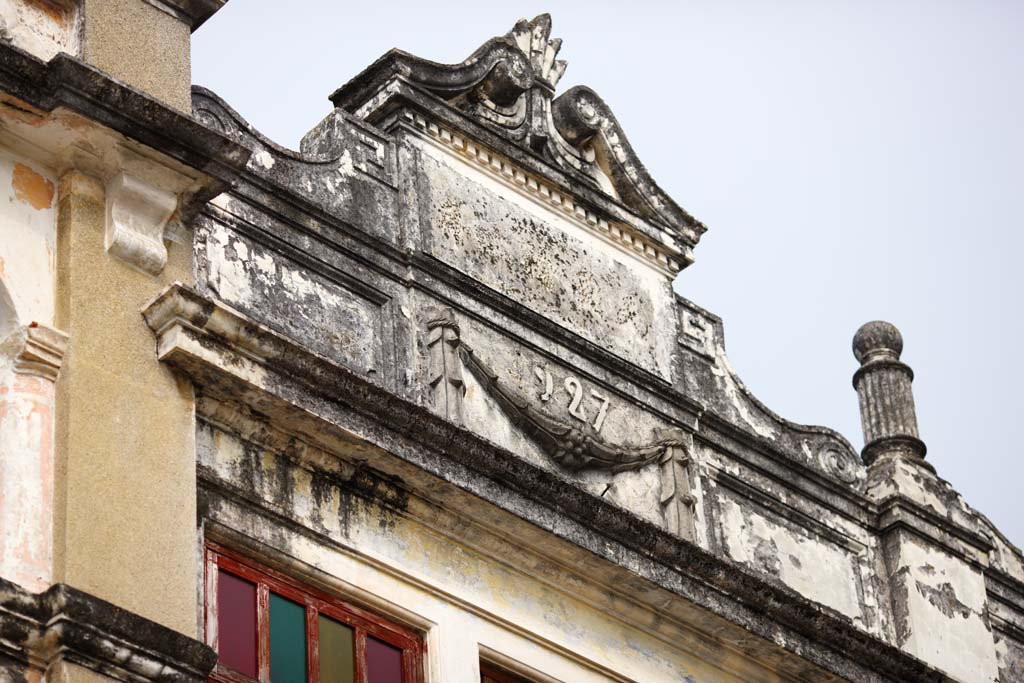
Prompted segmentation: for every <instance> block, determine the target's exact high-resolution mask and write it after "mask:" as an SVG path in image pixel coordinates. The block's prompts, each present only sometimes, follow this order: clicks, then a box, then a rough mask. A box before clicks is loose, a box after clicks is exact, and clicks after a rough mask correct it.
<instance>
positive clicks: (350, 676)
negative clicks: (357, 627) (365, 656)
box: [320, 616, 356, 683]
mask: <svg viewBox="0 0 1024 683" xmlns="http://www.w3.org/2000/svg"><path fill="white" fill-rule="evenodd" d="M355 680H356V667H355V647H354V646H353V636H352V629H351V628H350V627H348V626H345V624H339V623H338V622H336V621H334V620H333V619H328V618H327V617H324V616H321V617H320V683H355Z"/></svg>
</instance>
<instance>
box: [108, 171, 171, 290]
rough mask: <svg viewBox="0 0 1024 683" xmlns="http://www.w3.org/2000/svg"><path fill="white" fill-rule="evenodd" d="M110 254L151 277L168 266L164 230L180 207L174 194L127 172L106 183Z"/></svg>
mask: <svg viewBox="0 0 1024 683" xmlns="http://www.w3.org/2000/svg"><path fill="white" fill-rule="evenodd" d="M106 194H107V231H106V239H105V245H106V248H107V251H108V252H110V253H111V254H113V255H114V256H117V257H118V258H120V259H122V260H123V261H126V262H127V263H128V264H130V265H132V266H133V267H135V268H138V269H139V270H141V271H142V272H144V273H148V274H150V275H159V274H160V271H162V270H163V269H164V266H165V265H166V264H167V247H165V246H164V228H165V227H166V226H167V221H168V220H170V218H171V215H172V214H173V213H174V210H175V209H176V208H177V206H178V197H177V195H175V194H174V193H173V192H168V191H166V190H161V189H159V188H157V187H154V186H153V185H150V184H149V183H147V182H144V181H142V180H139V179H138V178H135V177H133V176H130V175H127V174H125V173H124V172H121V173H118V174H117V175H115V176H113V177H112V178H111V179H110V180H109V181H108V182H107V191H106Z"/></svg>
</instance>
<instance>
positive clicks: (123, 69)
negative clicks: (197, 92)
mask: <svg viewBox="0 0 1024 683" xmlns="http://www.w3.org/2000/svg"><path fill="white" fill-rule="evenodd" d="M191 36H192V30H191V27H190V26H189V25H187V24H184V23H182V22H180V21H178V19H176V18H175V17H172V16H171V15H170V14H168V13H167V12H164V11H161V10H159V9H157V8H156V7H154V6H153V5H151V4H149V3H147V2H144V1H143V0H82V47H81V49H82V58H83V59H84V60H85V61H87V62H89V63H90V64H93V65H94V66H96V67H98V68H100V69H102V70H104V71H106V72H107V73H109V74H110V75H111V76H113V77H115V78H117V79H120V80H122V81H124V82H125V83H127V84H128V85H131V86H133V87H135V88H138V89H139V90H142V91H144V92H146V93H148V94H150V95H152V96H153V97H155V98H157V99H159V100H162V101H163V102H166V103H167V104H169V105H171V106H173V107H175V108H177V109H180V110H182V111H186V112H191V111H192V100H191V94H190V92H191V87H192V66H191V53H190V45H191Z"/></svg>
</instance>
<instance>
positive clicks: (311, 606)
mask: <svg viewBox="0 0 1024 683" xmlns="http://www.w3.org/2000/svg"><path fill="white" fill-rule="evenodd" d="M221 569H224V570H226V571H227V572H229V573H231V574H234V575H235V576H238V577H240V578H242V579H245V580H247V581H251V582H252V583H254V584H256V633H257V638H258V651H257V667H258V671H259V677H258V678H252V677H251V676H249V675H247V674H244V673H242V672H240V671H237V670H235V669H233V668H231V667H229V666H227V665H225V664H221V663H220V662H219V661H218V662H217V664H216V666H215V667H214V669H213V672H212V673H211V674H210V680H211V681H216V682H217V683H270V593H271V591H273V592H274V593H277V594H278V595H280V596H282V597H285V598H288V599H289V600H292V601H294V602H296V603H299V604H301V605H303V606H304V607H305V610H306V677H307V683H320V640H319V633H320V623H319V619H318V616H319V615H320V614H323V615H324V616H327V617H330V618H331V619H334V620H335V621H338V622H341V623H342V624H345V625H347V626H349V627H351V628H352V630H353V632H354V634H353V635H354V646H355V647H354V649H355V680H356V681H357V682H359V683H367V673H366V637H367V636H368V635H369V636H373V637H374V638H376V639H378V640H381V641H383V642H385V643H387V644H389V645H392V646H394V647H396V648H398V649H400V650H401V651H402V680H403V681H404V682H405V683H423V655H424V653H425V651H426V645H425V644H424V642H423V638H422V637H421V636H420V635H419V634H417V633H415V632H414V631H411V630H409V629H406V628H403V627H401V626H398V625H397V624H393V623H391V622H389V621H387V620H385V619H382V618H381V617H378V616H377V615H375V614H371V613H370V612H367V611H365V610H363V609H360V608H358V607H356V606H354V605H351V604H349V603H347V602H345V601H344V600H341V599H339V598H337V597H335V596H332V595H329V594H327V593H325V592H323V591H320V590H317V589H315V588H311V587H309V586H306V585H303V584H302V583H301V582H299V581H296V580H295V579H293V578H291V577H289V576H287V575H285V574H282V573H280V572H278V571H276V570H274V569H271V568H269V567H266V566H264V565H261V564H259V563H258V562H255V561H254V560H252V559H250V558H248V557H245V556H244V555H240V554H238V553H235V552H233V551H231V550H230V549H228V548H225V547H223V546H221V545H219V544H216V543H212V542H207V544H206V562H205V568H204V571H205V577H204V579H205V586H206V590H205V596H204V597H205V603H206V604H205V611H204V615H203V627H204V630H205V631H206V644H207V645H209V646H210V647H211V648H213V650H214V651H215V652H218V653H219V652H220V650H219V648H218V643H217V637H218V634H217V586H218V581H217V578H218V573H219V570H221Z"/></svg>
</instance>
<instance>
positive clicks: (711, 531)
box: [145, 16, 1024, 682]
mask: <svg viewBox="0 0 1024 683" xmlns="http://www.w3.org/2000/svg"><path fill="white" fill-rule="evenodd" d="M559 48H560V43H559V41H556V40H551V39H550V19H549V18H548V17H546V16H541V17H538V18H536V19H534V20H533V21H529V22H527V21H523V22H520V23H518V24H517V25H516V26H515V28H514V29H513V30H512V31H511V32H510V33H509V34H507V35H505V36H501V37H498V38H494V39H492V40H490V41H487V42H486V43H485V44H484V45H483V46H481V48H480V49H478V50H477V51H476V52H474V53H473V55H471V56H470V57H469V58H468V59H467V60H466V61H465V62H463V63H461V64H456V65H441V64H436V63H433V62H429V61H427V60H423V59H421V58H418V57H414V56H412V55H408V54H406V53H403V52H400V51H392V52H389V53H388V54H386V55H385V56H384V57H382V58H381V59H380V60H378V61H377V62H375V63H374V64H373V65H371V66H370V67H369V68H368V69H367V70H365V71H364V72H362V73H361V74H359V75H358V76H356V77H355V78H354V79H353V80H352V81H350V82H349V83H347V84H346V85H344V86H342V87H341V88H339V89H338V90H337V91H336V92H335V93H334V94H333V95H332V96H331V99H332V101H333V103H334V104H335V105H336V108H335V109H334V110H333V111H332V112H331V113H330V114H329V115H328V116H327V117H326V118H325V119H324V120H323V121H322V122H321V123H319V124H317V125H316V126H315V127H314V128H313V129H312V130H311V131H310V132H309V133H308V134H307V135H306V136H305V137H304V138H303V141H302V145H301V150H300V151H298V152H295V151H291V150H287V149H284V148H281V147H280V146H278V145H276V144H274V143H273V142H272V141H270V140H267V139H266V138H264V137H263V136H261V135H260V134H259V133H258V132H256V131H255V130H253V129H252V128H251V127H250V126H249V125H248V124H247V123H246V122H245V121H244V120H243V119H242V118H241V116H240V115H239V114H237V113H236V112H234V111H233V110H232V109H231V108H230V107H229V106H228V105H227V104H225V103H224V102H222V101H221V100H220V99H219V98H217V96H216V95H214V94H213V93H211V92H209V91H206V90H203V89H198V88H197V89H195V90H194V110H195V116H196V118H197V119H198V120H199V121H201V122H202V123H203V124H205V125H207V126H209V127H210V128H212V129H214V130H216V131H218V132H219V133H221V134H222V135H224V136H225V137H227V138H229V139H231V140H232V141H234V142H235V143H237V144H238V145H240V146H243V147H246V148H248V149H250V150H251V151H252V156H251V158H250V161H249V164H248V166H247V168H246V170H245V171H244V172H242V173H241V174H240V176H239V178H238V181H237V182H236V183H235V184H234V186H233V187H232V189H231V190H230V192H226V193H224V194H222V195H221V196H219V197H217V198H216V199H215V200H214V201H212V202H211V203H209V204H208V205H207V206H206V207H205V208H204V210H203V211H202V212H201V213H200V215H199V216H198V217H197V218H196V220H195V222H194V230H195V232H194V235H195V249H196V257H197V260H196V267H197V272H196V286H195V289H194V290H192V289H189V288H185V287H174V288H172V289H170V290H168V291H167V292H165V293H164V295H162V296H161V297H160V298H159V299H158V300H157V301H155V302H154V303H153V304H152V305H151V306H150V307H149V308H148V309H147V311H146V313H145V315H146V319H147V322H148V323H149V325H150V326H151V327H152V328H153V330H154V332H155V333H156V335H157V340H158V349H157V353H158V356H159V357H160V359H161V360H163V361H164V362H166V363H168V364H170V365H172V366H174V367H176V368H178V369H179V370H181V371H182V372H184V373H185V374H187V375H188V376H189V377H190V378H191V379H192V381H193V382H194V383H195V384H196V386H197V387H198V388H199V391H200V392H201V394H202V396H203V399H202V400H201V402H200V409H199V413H200V419H201V420H203V421H204V423H205V424H207V425H209V428H208V429H209V431H208V432H207V434H208V436H207V437H204V439H205V440H204V443H205V444H206V445H204V446H203V448H202V449H201V451H202V454H201V460H202V461H203V464H202V465H201V468H200V479H201V483H200V488H201V497H202V500H203V509H204V512H203V513H202V516H203V519H204V520H205V521H204V523H205V524H206V525H207V528H208V529H210V530H211V533H214V534H215V535H218V537H225V538H230V539H231V540H232V542H233V543H236V544H243V545H244V544H252V543H256V541H255V540H254V537H256V536H259V535H261V534H262V535H266V537H267V538H269V539H271V540H270V541H267V540H264V541H260V542H259V543H260V545H259V546H258V547H259V548H260V550H259V552H260V553H261V554H270V555H274V554H275V553H281V554H282V556H287V555H288V554H289V550H288V548H290V547H292V544H293V542H294V541H293V540H291V539H292V537H293V536H292V535H298V536H302V537H309V538H315V539H317V542H320V543H324V544H327V545H334V544H337V545H338V546H339V547H344V546H345V545H346V543H349V542H352V541H350V540H349V539H348V534H349V531H348V529H349V521H348V515H350V514H355V512H353V510H355V509H356V508H360V506H363V507H364V508H365V507H366V506H370V507H373V506H375V505H380V506H381V509H386V510H388V511H389V512H388V513H387V515H391V517H388V519H391V520H395V519H399V518H403V517H404V516H411V517H417V516H422V515H423V514H427V513H424V512H422V511H419V510H420V507H419V506H427V509H434V508H433V507H431V506H436V507H437V508H438V509H443V510H450V511H458V513H454V512H453V513H452V514H455V515H456V518H458V517H459V515H464V516H466V517H467V518H474V517H477V516H481V517H487V516H488V515H491V514H495V512H494V510H495V509H497V510H499V511H501V512H502V513H503V514H506V515H509V517H501V519H502V520H503V521H501V522H500V524H501V525H503V527H505V528H507V529H510V530H512V529H514V530H515V532H514V533H515V534H519V535H520V536H521V537H522V538H523V539H534V538H535V536H534V535H533V534H535V533H538V530H540V532H543V534H546V535H545V536H542V538H546V539H548V540H547V541H544V542H539V543H540V545H541V546H543V545H545V544H549V545H550V546H551V548H557V550H551V552H552V553H554V554H556V555H558V556H559V558H561V559H560V561H562V562H566V561H568V560H566V558H574V559H573V560H572V562H578V563H580V564H581V566H582V564H585V563H586V562H587V561H589V560H584V558H593V557H597V558H600V560H601V561H602V563H603V564H602V565H601V567H602V569H601V571H600V572H599V574H597V575H595V574H591V575H589V576H588V577H586V578H583V577H580V578H579V579H578V580H579V581H586V580H591V581H594V582H595V585H603V586H608V587H610V588H609V589H608V590H611V591H614V590H615V588H614V586H617V585H627V584H630V582H632V581H637V580H639V581H640V583H639V584H636V585H637V586H639V585H642V586H643V587H644V588H643V589H637V590H639V591H640V593H644V592H646V591H651V595H650V600H651V603H650V605H651V607H652V609H654V610H655V611H659V610H660V612H661V613H662V615H663V616H664V617H666V618H668V619H678V620H680V621H681V622H687V621H689V622H694V621H700V620H702V619H712V620H715V623H716V624H719V625H718V626H716V627H715V629H714V631H715V637H716V638H719V639H720V640H721V642H723V643H729V644H730V645H729V646H730V647H735V648H738V649H739V650H742V651H744V652H747V653H749V654H750V655H751V656H753V657H756V658H757V659H759V660H761V661H771V662H773V666H774V667H776V670H778V671H784V672H786V673H787V674H788V675H792V676H796V677H798V678H801V679H802V680H836V677H838V678H839V679H842V680H850V681H879V680H891V681H917V680H920V681H925V680H989V681H996V680H999V681H1007V682H1008V681H1013V680H1015V678H1014V673H1013V672H1014V671H1016V670H1018V669H1019V668H1020V657H1021V655H1020V653H1021V651H1022V650H1024V645H1022V643H1024V640H1022V639H1021V638H1020V634H1021V632H1022V631H1021V629H1022V628H1024V612H1022V611H1021V610H1020V605H1021V603H1022V602H1024V597H1022V596H1024V591H1021V586H1022V584H1021V581H1022V580H1024V562H1022V560H1021V556H1020V552H1019V551H1018V550H1016V549H1015V548H1014V547H1013V546H1012V545H1011V544H1009V543H1008V542H1007V541H1006V540H1005V538H1003V537H1002V536H1001V535H999V533H998V531H997V530H995V529H994V528H993V527H992V525H991V524H990V523H989V522H988V521H987V520H985V519H984V517H982V516H981V515H979V514H978V513H976V512H975V511H974V510H972V509H971V508H970V507H969V506H967V505H966V503H965V502H964V501H963V500H962V499H961V498H960V496H959V495H958V494H957V493H956V492H955V490H953V489H952V487H951V486H950V485H949V484H948V483H947V482H945V481H943V480H941V479H939V478H938V477H937V476H936V474H935V472H934V470H932V469H931V468H930V466H929V465H927V464H926V463H924V461H923V455H924V444H923V442H922V441H920V438H919V435H918V433H917V425H916V418H915V417H914V410H913V397H912V395H911V388H910V380H911V379H912V373H911V372H910V369H909V367H908V366H906V365H905V364H903V363H902V362H901V361H900V360H899V355H900V352H901V350H902V343H901V339H900V338H899V333H898V331H896V329H895V328H894V327H892V326H891V325H888V324H885V323H871V324H869V325H867V326H865V327H864V328H862V330H861V331H860V332H859V333H858V335H857V337H856V339H855V341H854V349H855V353H856V354H857V357H858V360H860V361H861V363H862V367H861V369H860V370H858V371H857V374H856V376H855V379H854V384H855V386H856V387H857V390H858V393H859V394H860V395H861V401H862V414H863V415H864V424H865V433H866V436H867V439H866V441H867V442H868V446H867V447H866V448H865V452H864V457H863V460H862V458H861V457H860V456H859V455H858V454H857V453H856V452H855V451H854V449H853V448H852V447H851V446H850V444H849V442H848V441H847V440H846V439H844V438H843V437H842V436H841V435H839V434H837V433H836V432H834V431H832V430H830V429H827V428H822V427H809V426H802V425H796V424H793V423H791V422H788V421H787V420H785V419H784V418H782V417H780V416H778V415H776V414H775V413H774V412H772V411H771V410H769V409H768V408H767V407H765V406H764V405H763V404H762V403H761V402H760V401H758V400H757V399H756V398H755V397H754V396H753V395H752V394H751V393H750V392H749V391H748V390H747V388H746V387H745V386H744V385H743V383H742V381H741V380H740V379H739V378H738V377H736V376H735V374H734V373H733V372H732V370H731V368H730V366H729V363H728V360H727V357H726V355H725V344H724V333H723V326H722V322H721V320H720V319H718V318H717V317H716V316H714V315H713V314H711V313H709V312H708V311H706V310H704V309H702V308H700V307H699V306H697V305H696V304H694V303H692V302H690V301H688V300H686V299H683V298H682V297H679V296H678V295H676V294H675V293H674V292H673V291H672V288H671V278H672V276H673V275H675V274H676V273H677V272H678V271H679V270H680V269H681V268H683V267H685V266H686V265H687V264H688V263H689V262H690V261H691V260H692V253H693V248H694V247H695V246H696V244H697V242H698V240H699V238H700V235H701V234H702V233H703V232H704V231H705V228H704V226H703V225H702V224H700V223H699V222H698V221H696V220H695V219H693V218H692V217H691V216H689V214H687V213H686V212H685V211H684V210H683V209H681V208H680V207H679V206H678V205H677V204H676V203H675V202H673V201H672V200H671V199H670V198H668V197H667V196H666V195H665V194H664V192H663V191H662V190H661V189H660V188H658V186H657V185H656V184H655V183H654V182H653V180H651V178H650V177H649V175H648V174H647V173H646V171H644V170H643V166H642V164H641V163H640V162H639V160H638V159H637V157H636V154H635V152H634V151H633V150H632V148H631V147H630V146H629V145H628V143H627V142H626V139H625V135H624V134H623V132H622V131H621V129H620V127H619V125H618V123H617V122H616V120H615V118H614V116H613V115H612V113H611V111H610V109H609V108H608V106H607V105H606V104H605V103H604V102H603V101H602V100H601V99H600V98H598V97H597V95H596V94H595V93H594V92H593V91H592V90H590V89H587V88H573V89H571V90H569V91H568V92H566V93H564V94H562V95H557V94H556V86H557V82H558V79H559V77H560V76H561V73H562V72H563V71H564V69H565V63H564V62H561V61H558V60H555V55H556V53H557V52H558V49H559ZM238 404H241V405H243V406H246V407H245V408H244V409H243V408H238V407H236V406H237V405H238ZM254 420H255V422H254ZM253 425H257V426H255V427H254V426H253ZM260 425H266V426H260ZM204 429H207V428H205V427H204ZM274 429H279V430H281V432H282V433H283V434H286V435H289V436H278V437H272V438H271V437H268V436H267V435H268V434H270V433H271V432H272V431H273V430H274ZM268 430H269V431H268ZM221 434H239V435H240V436H239V438H241V439H242V441H243V442H245V443H247V444H248V445H247V446H246V447H245V449H250V450H252V452H251V453H250V452H249V450H245V449H243V455H242V456H240V457H241V458H242V460H241V461H240V462H241V463H242V464H239V462H234V461H232V463H228V461H227V460H225V458H226V457H227V456H225V455H223V454H221V452H220V450H219V447H218V446H217V443H219V442H218V439H221V438H228V437H222V436H218V435H221ZM296 444H302V445H301V446H297V445H296ZM257 446H258V448H257ZM253 449H255V450H253ZM259 449H267V452H270V453H275V454H285V456H284V459H283V460H281V461H280V462H281V464H280V465H278V466H275V467H276V470H275V471H277V472H278V473H280V472H281V471H283V470H287V469H288V468H289V467H294V468H299V467H300V464H299V463H306V464H302V465H301V467H311V468H312V469H313V471H314V472H322V473H323V477H324V478H323V479H322V480H321V478H320V475H319V474H317V475H315V476H314V477H313V480H314V482H316V483H315V485H314V488H313V490H314V493H313V494H312V495H313V496H314V498H315V499H316V500H334V499H335V498H332V496H340V497H341V499H342V500H344V501H348V502H345V503H344V504H343V505H342V509H343V511H344V512H343V513H339V514H342V516H343V518H344V519H343V520H342V523H341V526H340V527H339V526H336V524H335V523H336V522H337V520H327V519H325V518H324V517H323V514H322V511H319V508H315V509H314V510H313V511H309V512H304V511H303V510H302V509H301V506H299V505H298V503H296V502H294V501H293V498H294V496H295V492H294V491H293V484H294V481H295V479H294V477H296V476H299V475H298V474H294V475H288V476H284V475H281V474H279V475H275V476H281V477H284V478H282V479H280V481H279V482H277V483H274V481H277V480H274V481H272V479H273V477H271V475H270V472H269V470H268V471H264V465H261V464H260V463H261V462H264V463H265V462H266V458H267V457H268V456H267V455H262V456H260V455H258V452H257V451H258V450H259ZM296 449H297V450H296ZM261 452H262V451H261ZM311 452H315V453H317V454H318V455H316V456H315V457H314V456H310V455H309V454H310V453H311ZM332 453H333V454H337V455H331V454H332ZM346 453H347V455H346ZM325 454H326V455H325ZM353 454H354V455H353ZM275 457H277V456H275ZM260 458H263V460H262V461H261V460H260ZM311 458H312V460H311ZM289 460H290V461H291V462H292V465H287V464H285V463H286V462H288V461H289ZM313 461H315V462H316V463H319V464H315V465H309V464H308V462H313ZM275 462H278V461H277V460H275ZM229 464H230V466H229ZM353 468H355V470H358V471H366V472H369V471H373V472H374V473H375V474H373V475H372V476H370V480H374V478H375V477H376V478H379V480H380V481H381V482H387V485H382V486H380V487H377V486H365V485H364V486H362V487H361V488H359V490H358V491H356V490H355V489H353V488H352V484H351V481H352V480H351V479H350V477H351V473H352V472H353V471H355V470H353ZM236 471H237V472H239V473H238V474H237V475H236V474H232V472H236ZM296 472H298V470H296ZM302 476H306V475H302ZM289 477H292V478H289ZM289 482H292V483H291V484H290V483H289ZM331 491H334V492H335V493H331ZM395 491H406V492H407V493H408V495H407V496H397V497H396V495H395ZM357 499H358V500H361V501H363V502H362V503H359V504H358V505H357V504H356V503H355V502H352V501H355V500H357ZM399 501H400V502H399ZM282 509H283V510H286V511H285V512H282V511H281V510H282ZM360 509H363V508H360ZM435 514H440V513H435V512H431V513H430V516H431V519H432V520H433V522H432V523H436V524H442V523H441V522H440V521H438V520H439V519H440V518H441V517H444V515H441V516H440V517H436V518H435V517H434V516H433V515H435ZM445 514H448V513H445ZM395 515H397V517H395ZM250 519H252V520H255V519H260V520H265V521H261V522H259V523H258V524H257V523H256V522H249V521H244V520H250ZM382 519H383V518H382ZM513 520H514V521H513ZM390 523H393V522H382V524H390ZM448 523H450V524H453V525H455V528H458V522H457V521H454V522H445V524H448ZM442 526H443V525H442ZM243 527H244V528H243ZM509 533H513V532H512V531H510V532H509ZM339 534H340V536H339ZM454 538H458V536H457V534H456V535H455V536H454ZM524 543H526V541H525V540H524ZM267 544H269V545H270V546H273V547H274V549H270V548H268V547H267ZM531 547H534V546H531ZM282 561H284V560H282ZM979 596H980V598H979ZM986 596H987V597H986ZM643 599H644V600H646V599H647V598H643ZM659 600H660V601H661V602H660V603H658V604H661V605H667V606H666V607H658V608H656V607H653V605H654V604H655V603H657V602H658V601H659ZM645 604H647V603H645ZM954 643H960V644H964V643H967V644H969V646H970V648H973V649H970V651H969V652H968V651H964V652H959V653H957V654H953V653H954V651H955V650H956V647H959V646H954V645H953V644H954ZM899 648H902V650H901V649H899ZM915 655H916V656H915ZM921 660H926V661H927V663H925V662H923V661H921ZM963 662H968V663H967V664H963ZM943 670H945V672H946V673H944V672H943ZM968 672H970V675H969V676H968ZM947 673H948V674H951V675H952V678H947Z"/></svg>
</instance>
